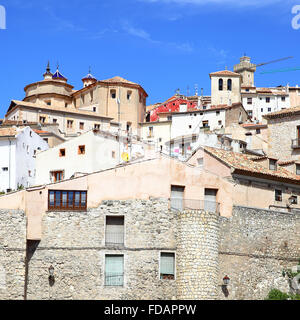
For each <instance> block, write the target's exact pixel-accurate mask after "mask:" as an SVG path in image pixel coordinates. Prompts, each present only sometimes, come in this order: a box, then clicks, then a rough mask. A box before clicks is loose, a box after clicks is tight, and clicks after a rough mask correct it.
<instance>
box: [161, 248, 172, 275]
mask: <svg viewBox="0 0 300 320" xmlns="http://www.w3.org/2000/svg"><path fill="white" fill-rule="evenodd" d="M160 279H161V280H175V253H173V252H171V253H170V252H161V254H160Z"/></svg>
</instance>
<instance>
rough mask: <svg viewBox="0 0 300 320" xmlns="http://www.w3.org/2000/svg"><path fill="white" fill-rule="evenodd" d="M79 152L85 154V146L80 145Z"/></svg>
mask: <svg viewBox="0 0 300 320" xmlns="http://www.w3.org/2000/svg"><path fill="white" fill-rule="evenodd" d="M78 154H85V146H79V147H78Z"/></svg>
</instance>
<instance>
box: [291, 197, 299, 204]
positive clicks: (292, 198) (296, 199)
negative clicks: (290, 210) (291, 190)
mask: <svg viewBox="0 0 300 320" xmlns="http://www.w3.org/2000/svg"><path fill="white" fill-rule="evenodd" d="M290 201H291V204H298V197H297V196H291V197H290Z"/></svg>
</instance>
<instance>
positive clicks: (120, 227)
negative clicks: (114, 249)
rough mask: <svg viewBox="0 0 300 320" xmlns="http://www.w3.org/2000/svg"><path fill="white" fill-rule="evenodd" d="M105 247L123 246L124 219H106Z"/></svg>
mask: <svg viewBox="0 0 300 320" xmlns="http://www.w3.org/2000/svg"><path fill="white" fill-rule="evenodd" d="M105 245H106V246H115V245H119V246H120V245H124V217H106V232H105Z"/></svg>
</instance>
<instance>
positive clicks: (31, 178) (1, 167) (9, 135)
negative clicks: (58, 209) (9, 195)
mask: <svg viewBox="0 0 300 320" xmlns="http://www.w3.org/2000/svg"><path fill="white" fill-rule="evenodd" d="M47 149H49V146H48V144H47V142H45V141H44V140H43V139H42V138H41V137H40V136H39V135H38V134H36V133H35V132H34V131H33V130H32V129H31V128H30V127H26V128H16V127H11V128H0V192H9V191H12V190H17V189H18V188H22V187H24V188H27V187H29V186H32V185H34V184H35V178H36V155H37V153H38V152H39V151H44V150H47Z"/></svg>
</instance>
